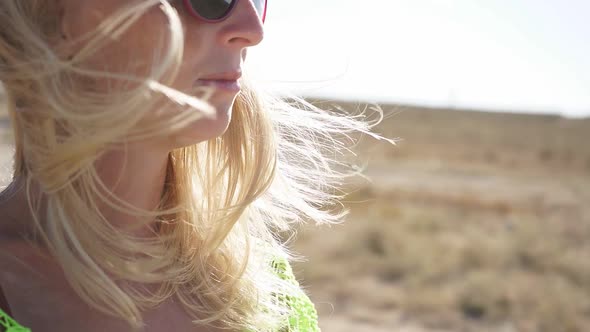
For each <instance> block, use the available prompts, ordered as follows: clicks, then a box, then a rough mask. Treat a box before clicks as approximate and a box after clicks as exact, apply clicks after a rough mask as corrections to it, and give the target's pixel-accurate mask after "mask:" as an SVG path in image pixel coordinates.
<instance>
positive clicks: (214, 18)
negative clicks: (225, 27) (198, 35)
mask: <svg viewBox="0 0 590 332" xmlns="http://www.w3.org/2000/svg"><path fill="white" fill-rule="evenodd" d="M238 1H240V0H183V2H184V5H185V6H186V8H187V10H188V11H189V13H190V14H191V15H192V16H194V17H196V18H199V19H201V20H204V21H206V22H219V21H223V20H225V19H226V18H227V17H228V16H229V14H230V13H231V11H232V9H234V7H235V6H236V4H237V3H238ZM245 1H252V2H253V3H254V7H255V8H256V12H257V13H258V16H259V17H260V19H261V20H262V22H263V23H264V19H265V18H266V3H267V2H268V0H245Z"/></svg>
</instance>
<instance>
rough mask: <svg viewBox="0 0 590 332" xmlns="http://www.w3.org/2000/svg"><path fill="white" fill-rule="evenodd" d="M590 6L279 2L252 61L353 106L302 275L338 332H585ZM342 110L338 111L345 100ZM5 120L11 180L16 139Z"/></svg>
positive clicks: (289, 83) (261, 74)
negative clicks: (335, 195)
mask: <svg viewBox="0 0 590 332" xmlns="http://www.w3.org/2000/svg"><path fill="white" fill-rule="evenodd" d="M588 13H590V2H588V1H586V0H569V1H538V0H537V1H534V0H519V1H514V0H497V1H493V2H492V1H486V2H484V1H469V0H404V1H402V0H364V1H352V0H321V1H317V0H297V1H281V0H270V1H269V7H268V14H267V21H266V23H265V29H266V30H265V33H266V36H265V40H264V41H263V42H262V43H261V44H260V45H258V46H257V47H255V48H253V49H251V50H249V55H248V61H247V63H246V67H248V68H247V70H248V73H249V74H250V75H251V77H252V78H253V79H254V80H256V81H258V83H259V84H260V85H261V86H264V87H266V88H267V89H269V90H273V91H275V92H277V93H283V92H286V93H295V94H299V95H302V96H305V97H306V98H307V99H309V100H310V101H311V102H313V103H314V104H315V105H317V106H319V107H322V108H326V109H329V108H334V107H340V108H343V109H345V110H349V111H350V112H356V111H358V110H362V109H364V108H365V107H367V105H369V106H371V105H375V104H378V105H380V107H381V108H382V109H383V111H384V112H385V115H386V117H385V119H384V120H383V122H382V123H381V124H380V125H379V126H378V127H376V128H375V130H374V131H375V132H377V133H379V134H381V135H383V136H386V137H389V138H397V139H400V141H399V142H398V144H397V145H396V146H392V145H390V144H387V143H385V142H376V141H373V140H372V139H369V138H365V139H363V140H362V141H361V142H360V144H359V145H358V146H357V147H356V149H355V150H356V152H357V153H358V155H359V157H360V160H361V161H362V162H363V163H365V164H366V167H367V171H366V174H367V175H368V177H369V180H361V179H359V181H357V182H354V183H351V186H350V190H351V191H353V192H352V194H350V195H349V196H347V197H346V199H345V205H346V207H347V208H349V209H350V211H351V212H350V215H349V216H348V217H347V219H346V222H344V223H342V224H340V225H336V226H332V227H325V226H322V227H318V226H315V225H313V224H311V225H308V226H306V227H304V228H302V229H301V230H300V231H299V232H298V237H297V238H296V240H295V241H294V242H293V246H294V248H295V250H296V252H298V253H300V254H302V255H304V256H306V257H307V260H306V261H305V262H301V263H297V264H295V265H294V271H295V273H296V274H297V277H298V279H299V280H300V283H301V285H302V286H303V287H304V288H305V289H306V291H307V292H308V294H309V295H310V297H311V298H312V300H313V301H314V302H315V303H316V307H317V309H318V312H319V315H320V327H321V328H322V330H323V331H327V332H332V331H338V332H353V331H354V332H358V331H363V332H364V331H367V332H382V331H396V332H402V331H405V332H434V331H437V332H443V331H444V332H460V331H461V332H462V331H478V332H479V331H482V332H486V331H498V332H500V331H502V332H516V331H518V332H521V331H522V332H525V331H526V332H528V331H531V332H537V331H538V332H561V331H563V332H585V331H590V204H589V203H590V145H589V144H588V143H589V141H590V140H589V139H590V91H589V90H590V60H588V59H589V56H590V43H588V36H589V34H590V20H588V18H587V14H588ZM336 105H337V106H336ZM8 126H9V124H8V122H7V121H6V120H5V119H0V130H1V132H0V134H1V135H0V139H1V140H2V144H0V157H1V158H0V181H1V182H0V184H6V183H7V181H8V180H9V175H10V166H11V160H10V158H11V157H12V155H11V153H12V152H11V150H12V146H11V142H10V139H9V136H8V130H7V129H8Z"/></svg>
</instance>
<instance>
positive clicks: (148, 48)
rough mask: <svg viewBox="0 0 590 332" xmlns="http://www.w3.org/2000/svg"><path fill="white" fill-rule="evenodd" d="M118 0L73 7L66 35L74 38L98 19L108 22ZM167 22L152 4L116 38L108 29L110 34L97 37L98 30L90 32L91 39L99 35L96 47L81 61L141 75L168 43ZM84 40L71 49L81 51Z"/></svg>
mask: <svg viewBox="0 0 590 332" xmlns="http://www.w3.org/2000/svg"><path fill="white" fill-rule="evenodd" d="M102 1H105V2H102ZM97 2H98V1H97ZM119 2H121V1H120V0H119V1H114V0H101V5H96V6H95V7H94V8H92V9H88V8H87V9H88V10H84V6H79V7H78V9H79V10H78V12H76V11H73V13H74V14H78V15H77V16H76V17H75V18H73V19H70V20H69V21H68V23H69V26H68V28H69V30H72V33H69V34H68V35H71V38H72V40H76V39H77V38H80V37H82V36H84V35H85V34H87V33H89V32H92V31H94V30H95V28H96V27H98V26H99V24H100V23H101V22H102V23H103V24H104V23H105V22H108V21H109V18H110V17H111V15H112V14H113V13H115V12H116V10H117V9H118V8H121V7H120V5H119V6H116V5H115V4H116V3H119ZM98 6H100V7H98ZM109 6H110V7H109ZM86 7H88V6H86ZM167 26H168V24H167V19H166V17H165V15H164V14H163V13H162V12H161V10H160V9H158V8H157V7H155V8H153V9H151V10H149V11H148V12H147V13H145V14H143V15H142V17H141V18H140V19H138V20H136V21H135V22H134V23H133V24H132V25H131V26H129V27H128V28H127V29H126V30H125V32H124V33H122V34H121V35H119V36H117V37H116V38H115V37H114V36H113V35H112V33H110V32H109V34H110V35H108V34H107V35H105V36H104V38H101V37H100V34H101V32H98V34H94V35H90V36H91V37H92V38H91V39H94V38H96V37H97V36H98V38H100V47H99V48H98V49H95V50H92V52H90V55H89V56H87V57H85V58H84V59H83V60H82V61H81V65H82V66H84V67H86V68H90V69H93V70H104V71H108V72H113V73H125V74H132V75H140V76H145V75H147V74H149V73H150V71H151V69H152V68H153V66H154V65H155V62H156V61H158V53H160V54H161V53H162V52H164V51H163V50H166V47H167V45H169V42H168V29H167ZM107 27H108V26H107ZM109 28H110V27H109ZM88 41H90V40H88V39H86V40H82V41H81V42H80V43H79V44H77V45H74V46H72V51H71V53H76V52H79V51H81V50H82V49H83V48H84V46H85V45H86V44H87V43H88ZM158 50H160V52H158Z"/></svg>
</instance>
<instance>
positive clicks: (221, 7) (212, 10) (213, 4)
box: [190, 0, 233, 20]
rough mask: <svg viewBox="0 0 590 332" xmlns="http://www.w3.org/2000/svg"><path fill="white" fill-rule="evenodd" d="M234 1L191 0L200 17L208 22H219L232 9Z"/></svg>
mask: <svg viewBox="0 0 590 332" xmlns="http://www.w3.org/2000/svg"><path fill="white" fill-rule="evenodd" d="M232 2H233V1H232V0H191V1H190V4H191V6H192V7H193V9H194V10H195V12H197V13H198V14H199V15H201V16H202V17H203V18H205V19H207V20H217V19H220V18H222V17H223V16H225V14H227V12H228V11H229V10H230V9H231V6H232Z"/></svg>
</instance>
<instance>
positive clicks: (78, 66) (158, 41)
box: [0, 0, 381, 332]
mask: <svg viewBox="0 0 590 332" xmlns="http://www.w3.org/2000/svg"><path fill="white" fill-rule="evenodd" d="M266 6H267V3H266V1H265V0H234V1H227V0H219V1H214V0H177V1H165V0H26V1H22V0H2V2H0V80H1V81H2V83H3V85H4V88H5V90H6V98H7V101H8V103H7V104H8V109H9V114H10V116H11V120H12V121H11V122H12V126H13V129H14V139H15V146H16V151H15V155H14V173H13V179H12V182H11V184H10V185H9V186H8V187H7V188H5V190H4V191H3V192H2V193H1V195H0V216H1V218H0V234H1V238H0V246H1V248H0V249H1V253H2V255H0V257H1V258H0V264H1V265H2V266H0V271H2V272H0V286H1V287H2V290H3V293H4V300H5V303H4V306H3V307H2V309H3V310H5V311H8V310H10V314H11V316H12V318H14V319H15V320H16V321H17V322H19V323H20V324H22V325H24V326H26V327H29V328H31V330H32V331H34V332H36V331H129V330H130V329H132V328H133V329H135V330H141V331H217V330H222V329H223V330H232V331H279V330H289V331H314V330H317V329H318V328H317V319H316V318H317V316H316V312H315V309H314V308H313V304H311V302H309V298H308V297H307V296H306V295H305V293H304V291H303V290H302V289H301V288H300V287H299V285H298V284H297V281H295V279H294V277H293V275H292V271H291V269H290V266H289V264H288V261H289V260H292V259H294V258H295V257H294V255H293V254H292V253H290V252H289V250H288V247H287V245H286V243H285V242H284V241H281V236H280V235H284V234H285V232H288V231H290V230H292V229H293V226H294V225H296V224H297V223H300V222H302V221H305V220H314V221H315V222H317V223H332V222H337V221H338V220H340V219H341V218H342V217H343V216H344V215H345V214H346V212H347V211H342V210H341V211H333V210H330V209H329V208H330V207H331V206H332V205H334V204H335V203H337V199H338V198H341V197H342V196H341V195H337V194H336V189H337V185H338V184H340V182H339V181H341V180H342V177H343V176H345V175H351V174H354V173H355V172H354V171H350V169H347V168H346V167H347V166H346V165H345V164H344V163H341V162H338V161H336V160H335V159H331V158H330V157H329V155H330V154H334V153H335V152H338V153H342V152H343V150H345V148H346V147H345V145H344V144H343V141H342V140H340V139H339V138H348V137H349V136H348V134H349V133H351V132H363V133H368V134H370V133H369V131H368V130H369V128H370V127H371V125H372V124H370V123H368V122H366V121H361V120H359V117H360V116H352V115H345V114H338V113H335V112H328V111H321V110H319V109H317V108H316V107H314V106H312V105H310V104H308V103H306V102H304V101H303V100H301V99H298V98H295V99H294V101H295V102H293V101H291V102H288V101H287V100H286V99H285V100H282V99H280V98H275V97H272V96H270V95H268V94H265V93H263V92H262V91H255V90H254V89H253V88H252V86H251V84H250V83H249V82H248V81H247V80H246V78H245V76H242V75H243V73H242V71H241V66H242V64H243V62H244V61H245V59H246V52H247V49H248V48H249V47H252V46H255V45H257V44H259V43H260V42H261V41H262V39H263V27H264V25H263V22H264V18H265V15H266ZM378 111H379V110H378ZM379 112H380V111H379ZM380 114H381V113H380ZM379 121H380V119H379V120H378V121H377V123H378V122H379ZM373 136H374V137H377V138H379V137H378V136H376V135H373ZM332 158H333V157H332ZM336 168H338V170H336ZM15 324H16V323H15Z"/></svg>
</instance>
